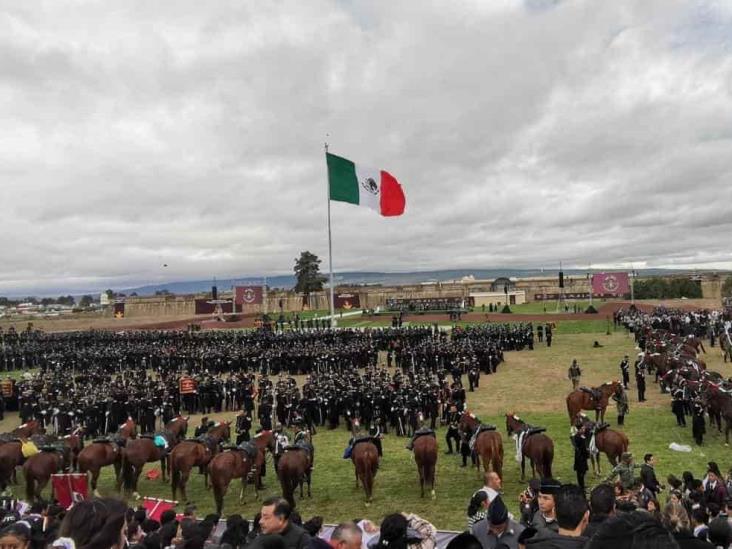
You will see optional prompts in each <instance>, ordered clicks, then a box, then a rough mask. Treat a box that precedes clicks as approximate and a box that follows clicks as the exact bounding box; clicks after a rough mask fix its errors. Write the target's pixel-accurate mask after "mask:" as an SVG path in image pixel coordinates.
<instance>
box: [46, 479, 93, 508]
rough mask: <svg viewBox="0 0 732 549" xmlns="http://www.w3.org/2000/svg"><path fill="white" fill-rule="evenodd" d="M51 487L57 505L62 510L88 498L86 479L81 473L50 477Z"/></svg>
mask: <svg viewBox="0 0 732 549" xmlns="http://www.w3.org/2000/svg"><path fill="white" fill-rule="evenodd" d="M51 485H52V486H53V494H54V496H55V497H56V499H57V500H58V504H59V505H60V506H61V507H63V508H64V509H69V508H70V507H71V506H72V505H73V504H74V503H76V502H78V501H83V500H85V499H87V498H88V497H89V487H88V485H87V478H86V474H83V473H71V474H62V475H51Z"/></svg>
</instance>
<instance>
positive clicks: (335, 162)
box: [325, 153, 406, 217]
mask: <svg viewBox="0 0 732 549" xmlns="http://www.w3.org/2000/svg"><path fill="white" fill-rule="evenodd" d="M325 156H326V160H327V163H328V184H329V187H330V199H331V200H337V201H339V202H348V203H349V204H356V205H357V206H366V207H367V208H371V209H372V210H374V211H376V212H378V213H380V214H381V215H383V216H385V217H393V216H398V215H402V214H403V213H404V208H405V206H406V199H405V197H404V191H403V190H402V186H401V185H400V184H399V181H397V179H396V178H395V177H394V176H393V175H391V174H390V173H389V172H387V171H385V170H378V169H372V168H367V167H364V166H360V165H356V164H354V163H353V162H352V161H351V160H348V159H347V158H342V157H340V156H336V155H334V154H330V153H326V155H325Z"/></svg>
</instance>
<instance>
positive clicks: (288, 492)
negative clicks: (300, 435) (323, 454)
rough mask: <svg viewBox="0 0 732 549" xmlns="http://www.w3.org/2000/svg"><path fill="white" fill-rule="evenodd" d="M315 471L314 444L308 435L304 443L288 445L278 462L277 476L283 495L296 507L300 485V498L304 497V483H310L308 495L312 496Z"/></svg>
mask: <svg viewBox="0 0 732 549" xmlns="http://www.w3.org/2000/svg"><path fill="white" fill-rule="evenodd" d="M312 471H313V446H312V443H311V441H310V436H309V435H307V436H306V438H305V439H304V440H303V441H302V443H298V444H297V445H295V446H288V447H287V448H286V449H285V453H284V454H283V455H282V457H281V458H280V460H279V462H278V463H277V476H278V477H279V479H280V486H281V487H282V495H283V496H284V498H285V499H286V500H287V502H288V503H289V504H290V506H291V507H292V508H293V509H294V508H295V489H296V488H297V486H298V485H299V486H300V498H301V499H302V498H303V485H304V484H305V483H307V485H308V497H312V494H311V492H310V485H311V481H312Z"/></svg>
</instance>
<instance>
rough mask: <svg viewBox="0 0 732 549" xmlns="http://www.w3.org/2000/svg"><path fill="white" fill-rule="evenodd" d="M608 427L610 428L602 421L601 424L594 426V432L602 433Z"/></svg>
mask: <svg viewBox="0 0 732 549" xmlns="http://www.w3.org/2000/svg"><path fill="white" fill-rule="evenodd" d="M608 427H610V424H609V423H605V422H604V421H603V422H602V423H598V424H597V425H595V432H596V433H599V432H600V431H604V430H605V429H607V428H608Z"/></svg>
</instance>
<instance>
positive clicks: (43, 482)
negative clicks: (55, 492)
mask: <svg viewBox="0 0 732 549" xmlns="http://www.w3.org/2000/svg"><path fill="white" fill-rule="evenodd" d="M50 479H51V477H50V476H48V477H43V478H40V479H38V483H37V484H36V493H35V496H36V499H37V500H40V499H42V498H41V492H43V489H44V488H45V487H46V484H48V481H49V480H50Z"/></svg>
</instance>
